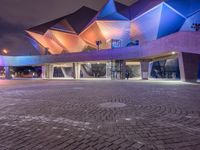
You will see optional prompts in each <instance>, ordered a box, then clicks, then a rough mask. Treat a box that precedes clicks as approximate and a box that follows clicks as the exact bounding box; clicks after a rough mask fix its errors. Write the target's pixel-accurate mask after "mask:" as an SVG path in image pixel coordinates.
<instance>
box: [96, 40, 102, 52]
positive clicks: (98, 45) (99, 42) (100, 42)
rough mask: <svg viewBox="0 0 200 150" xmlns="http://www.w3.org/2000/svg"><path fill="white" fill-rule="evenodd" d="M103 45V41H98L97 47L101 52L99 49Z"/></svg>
mask: <svg viewBox="0 0 200 150" xmlns="http://www.w3.org/2000/svg"><path fill="white" fill-rule="evenodd" d="M101 44H102V41H101V40H99V41H96V45H97V49H98V50H99V47H100V45H101Z"/></svg>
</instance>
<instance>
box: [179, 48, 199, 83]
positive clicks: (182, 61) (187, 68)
mask: <svg viewBox="0 0 200 150" xmlns="http://www.w3.org/2000/svg"><path fill="white" fill-rule="evenodd" d="M178 60H179V69H180V75H181V80H182V81H197V80H198V71H199V64H200V54H193V53H184V52H183V53H179V54H178Z"/></svg>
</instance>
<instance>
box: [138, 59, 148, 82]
mask: <svg viewBox="0 0 200 150" xmlns="http://www.w3.org/2000/svg"><path fill="white" fill-rule="evenodd" d="M140 64H141V78H142V80H148V77H149V71H150V70H149V62H148V61H142V62H140Z"/></svg>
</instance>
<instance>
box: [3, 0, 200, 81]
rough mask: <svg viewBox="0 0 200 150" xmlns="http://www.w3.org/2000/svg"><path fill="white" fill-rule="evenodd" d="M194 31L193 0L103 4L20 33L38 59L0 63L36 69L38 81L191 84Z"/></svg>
mask: <svg viewBox="0 0 200 150" xmlns="http://www.w3.org/2000/svg"><path fill="white" fill-rule="evenodd" d="M199 28H200V1H199V0H184V1H180V0H151V1H148V0H139V1H137V2H136V3H134V4H132V5H130V6H126V5H124V4H121V3H119V2H116V1H114V0H108V2H107V3H106V4H105V5H104V6H103V8H102V9H101V10H99V11H96V10H93V9H91V8H88V7H85V6H84V7H81V8H80V9H79V10H77V11H76V12H74V13H72V14H70V15H66V16H63V17H61V18H58V19H55V20H53V21H50V22H47V23H44V24H41V25H38V26H36V27H33V28H30V29H28V30H26V32H27V37H28V39H29V40H30V42H31V43H32V45H33V46H34V47H35V49H36V50H37V51H38V52H39V53H40V54H41V55H39V56H24V57H23V56H22V57H13V58H12V59H13V60H12V61H11V58H5V61H4V62H2V64H4V65H6V66H23V65H24V66H25V65H42V66H43V77H44V78H66V79H67V78H69V79H70V78H75V79H81V78H108V79H124V78H125V73H126V72H129V74H130V78H133V79H134V78H135V79H138V78H142V79H149V78H158V79H180V80H183V81H191V80H197V79H198V78H199V76H200V75H199V72H200V71H199V68H200V32H199V31H200V29H199ZM14 62H15V63H14ZM9 64H10V65H9Z"/></svg>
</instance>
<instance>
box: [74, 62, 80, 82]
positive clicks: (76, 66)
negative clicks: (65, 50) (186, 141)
mask: <svg viewBox="0 0 200 150" xmlns="http://www.w3.org/2000/svg"><path fill="white" fill-rule="evenodd" d="M73 68H74V79H76V80H78V79H80V74H81V64H80V63H73Z"/></svg>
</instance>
